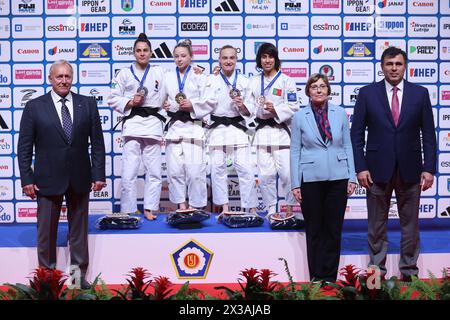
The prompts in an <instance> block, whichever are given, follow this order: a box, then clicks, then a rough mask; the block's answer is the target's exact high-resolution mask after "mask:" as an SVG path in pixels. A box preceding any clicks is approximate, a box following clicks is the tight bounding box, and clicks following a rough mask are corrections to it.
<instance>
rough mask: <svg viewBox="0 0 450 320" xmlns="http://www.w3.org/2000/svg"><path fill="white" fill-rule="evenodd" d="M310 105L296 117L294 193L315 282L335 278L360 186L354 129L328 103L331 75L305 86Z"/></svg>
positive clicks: (342, 112)
mask: <svg viewBox="0 0 450 320" xmlns="http://www.w3.org/2000/svg"><path fill="white" fill-rule="evenodd" d="M305 92H306V95H307V96H308V97H309V98H310V104H309V105H308V106H306V107H305V108H303V109H301V110H299V111H298V112H297V113H296V114H295V115H294V118H293V126H292V138H291V153H290V158H291V159H290V165H291V181H292V182H291V183H292V191H293V194H294V196H295V198H296V199H297V201H298V202H299V203H300V205H301V208H302V213H303V217H304V219H305V232H306V245H307V253H308V267H309V274H310V278H311V280H312V281H321V282H323V283H325V282H335V281H336V278H337V272H338V267H339V257H340V250H341V233H342V225H343V222H344V213H345V209H346V206H347V197H348V196H350V195H351V194H352V193H353V192H354V190H355V188H356V176H355V167H354V163H353V151H352V145H351V142H350V130H349V124H348V119H347V114H346V112H345V110H344V108H342V107H339V106H334V105H332V104H330V103H328V100H329V94H330V92H331V88H330V84H329V82H328V78H327V77H326V76H324V75H321V74H314V75H312V76H311V77H310V78H309V80H308V82H307V83H306V88H305Z"/></svg>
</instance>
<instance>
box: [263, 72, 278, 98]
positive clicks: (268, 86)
mask: <svg viewBox="0 0 450 320" xmlns="http://www.w3.org/2000/svg"><path fill="white" fill-rule="evenodd" d="M279 76H281V71H278V73H277V74H276V75H275V78H273V79H272V81H270V83H269V84H268V85H267V87H265V88H264V72H262V73H261V96H263V97H264V92H266V90H268V89H270V87H271V86H273V84H274V83H275V81H277V79H278V77H279Z"/></svg>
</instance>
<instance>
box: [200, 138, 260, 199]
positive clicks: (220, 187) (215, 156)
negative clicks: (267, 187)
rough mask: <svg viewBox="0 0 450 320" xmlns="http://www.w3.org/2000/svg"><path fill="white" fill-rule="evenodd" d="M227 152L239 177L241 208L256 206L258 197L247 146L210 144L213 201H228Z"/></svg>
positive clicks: (249, 150)
mask: <svg viewBox="0 0 450 320" xmlns="http://www.w3.org/2000/svg"><path fill="white" fill-rule="evenodd" d="M227 154H228V155H231V157H232V160H233V165H234V168H235V170H236V172H237V174H238V179H239V193H240V197H241V207H242V208H256V207H257V205H258V197H257V194H256V181H255V174H254V167H253V161H252V159H251V156H252V155H251V149H250V147H249V146H210V147H209V156H210V161H211V184H212V194H213V202H214V204H216V205H223V204H225V203H228V179H227V178H228V174H227V163H226V160H227Z"/></svg>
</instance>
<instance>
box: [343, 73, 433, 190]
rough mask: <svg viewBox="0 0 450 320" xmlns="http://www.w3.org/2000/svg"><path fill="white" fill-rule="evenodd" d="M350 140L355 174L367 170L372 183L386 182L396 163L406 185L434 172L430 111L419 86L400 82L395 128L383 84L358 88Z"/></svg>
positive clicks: (428, 101)
mask: <svg viewBox="0 0 450 320" xmlns="http://www.w3.org/2000/svg"><path fill="white" fill-rule="evenodd" d="M366 128H367V130H368V133H367V144H366V139H365V131H366ZM421 133H422V144H421V142H420V141H421V138H420V135H421ZM351 138H352V144H353V152H354V157H355V167H356V172H358V173H359V172H361V171H364V170H369V171H370V175H371V177H372V180H373V181H374V182H377V183H387V182H388V181H389V180H390V179H391V177H392V175H393V173H394V170H395V167H396V164H398V168H399V170H400V175H401V177H402V179H403V180H404V181H405V182H407V183H418V182H419V181H420V175H421V173H422V172H423V171H426V172H429V173H431V174H434V173H435V172H436V131H435V128H434V120H433V111H432V109H431V102H430V96H429V94H428V90H427V89H426V88H424V87H422V86H419V85H416V84H413V83H410V82H408V81H406V80H404V89H403V98H402V105H401V108H400V118H399V122H398V126H397V127H395V125H394V120H393V118H392V112H391V108H390V106H389V101H388V97H387V93H386V84H385V81H384V80H382V81H380V82H376V83H373V84H370V85H368V86H365V87H363V88H361V90H360V91H359V95H358V99H357V101H356V105H355V109H354V114H353V121H352V130H351ZM364 147H365V150H364ZM422 147H423V154H424V159H423V161H422Z"/></svg>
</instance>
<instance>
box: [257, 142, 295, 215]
mask: <svg viewBox="0 0 450 320" xmlns="http://www.w3.org/2000/svg"><path fill="white" fill-rule="evenodd" d="M256 156H257V163H258V177H259V179H260V186H259V188H260V189H261V193H262V198H263V201H264V204H265V205H266V207H267V208H268V209H269V213H274V212H275V209H276V205H277V188H276V186H277V180H276V179H277V173H278V175H279V177H280V182H281V185H280V186H279V187H280V188H281V192H280V193H281V194H282V195H285V201H286V204H288V205H296V204H298V203H297V201H296V200H295V198H294V195H293V194H292V192H291V177H290V164H289V161H290V153H289V147H287V146H286V147H285V146H258V147H257V151H256Z"/></svg>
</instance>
